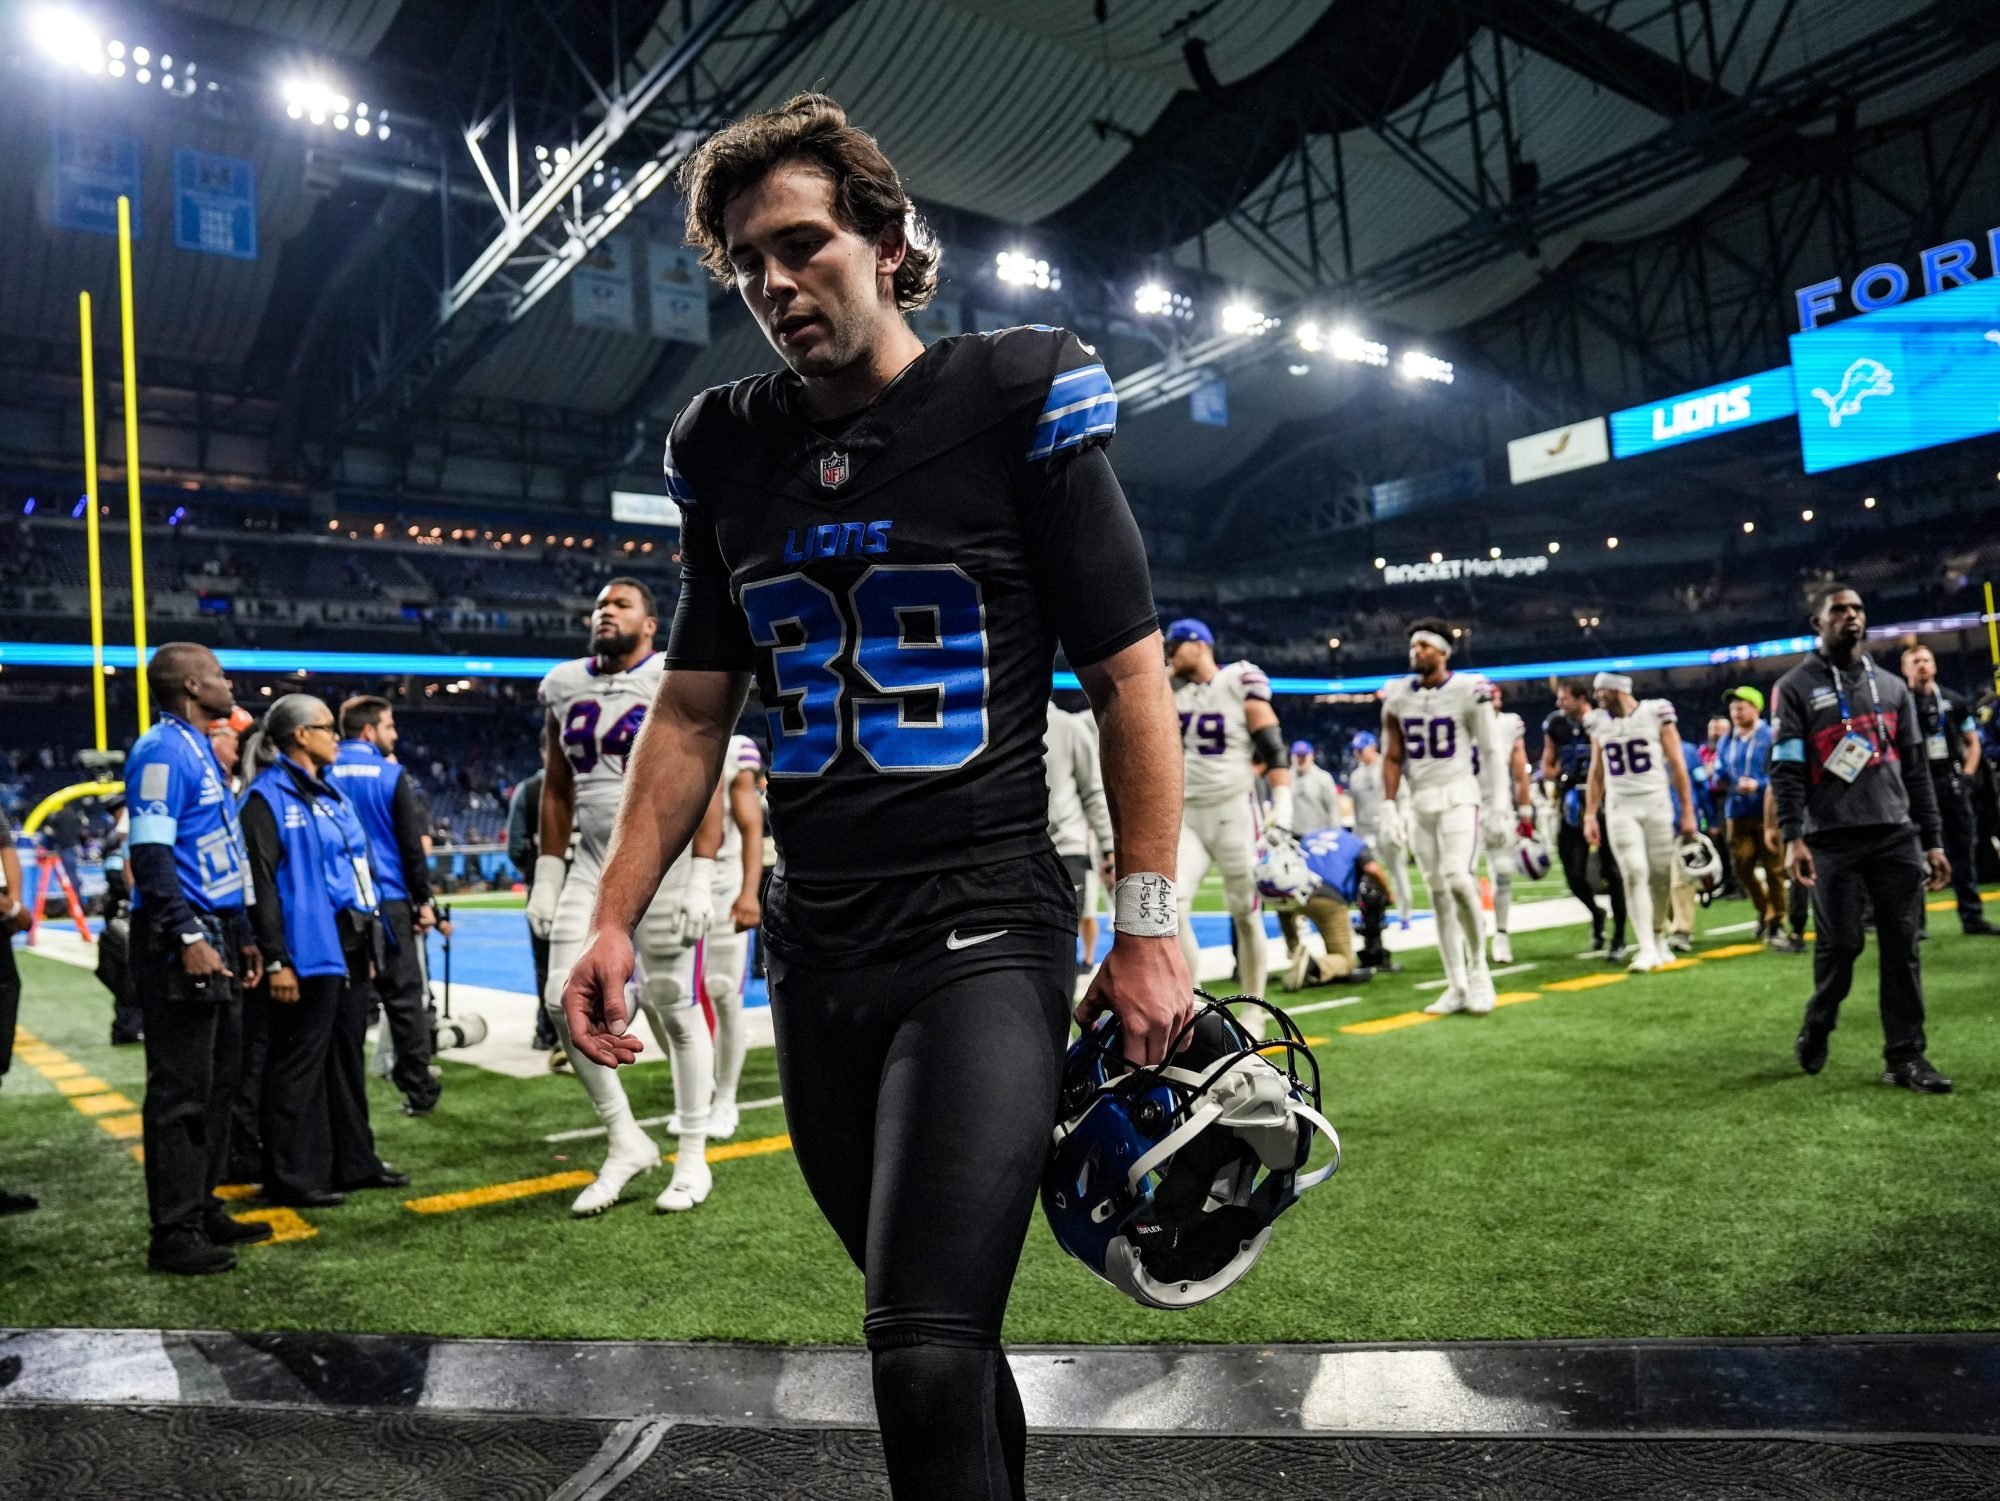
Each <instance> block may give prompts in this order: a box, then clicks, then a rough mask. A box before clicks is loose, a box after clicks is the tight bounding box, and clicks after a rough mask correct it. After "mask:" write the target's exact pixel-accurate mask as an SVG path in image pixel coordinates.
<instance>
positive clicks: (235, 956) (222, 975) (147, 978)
mask: <svg viewBox="0 0 2000 1501" xmlns="http://www.w3.org/2000/svg"><path fill="white" fill-rule="evenodd" d="M146 683H147V686H148V687H149V688H150V689H151V690H152V696H153V702H154V703H155V704H156V705H158V707H159V710H160V719H159V723H157V724H155V725H154V726H153V727H152V728H151V729H149V730H148V731H146V733H145V734H143V735H141V736H140V737H139V739H138V741H137V742H136V743H135V744H134V745H133V747H132V750H131V752H130V754H128V755H127V756H126V758H125V803H126V808H127V810H128V811H129V813H130V815H131V826H132V828H131V836H130V839H129V841H128V843H129V849H130V853H129V856H128V858H127V861H126V869H127V872H128V873H129V874H130V876H131V879H132V920H131V921H132V927H131V937H130V943H131V954H130V958H129V964H130V966H131V978H132V985H133V988H134V990H135V991H136V993H137V995H138V998H139V1004H140V1007H141V1008H142V1009H143V1011H144V1014H145V1033H146V1103H145V1107H144V1109H143V1112H142V1116H143V1120H144V1128H145V1143H146V1205H147V1209H148V1212H149V1213H150V1215H151V1218H152V1227H153V1233H152V1248H151V1251H150V1253H149V1257H148V1260H149V1261H150V1263H151V1265H152V1267H153V1269H154V1270H155V1271H162V1272H175V1273H179V1274H181V1275H184V1276H202V1275H206V1274H208V1273H212V1272H226V1271H228V1270H229V1269H230V1268H231V1267H233V1266H235V1265H236V1253H235V1252H234V1251H233V1250H231V1249H230V1247H231V1246H233V1245H241V1244H247V1243H248V1242H251V1241H259V1240H267V1239H269V1238H270V1234H271V1231H270V1227H269V1226H268V1225H262V1224H257V1223H251V1222H243V1221H238V1220H233V1219H231V1218H230V1217H229V1216H228V1215H227V1214H225V1213H224V1212H223V1209H222V1203H221V1201H220V1200H219V1199H217V1198H216V1197H215V1186H216V1184H218V1183H220V1182H221V1181H222V1174H223V1170H224V1168H225V1167H226V1166H227V1163H228V1157H229V1102H230V1099H231V1097H232V1096H233V1095H234V1093H235V1090H236V1075H237V1070H238V1068H239V1067H240V1055H241V1049H242V1026H243V990H242V987H243V986H246V985H255V984H257V983H258V981H259V980H261V979H262V978H263V974H264V959H263V955H262V954H261V953H260V952H259V951H258V947H257V943H256V940H255V939H254V937H253V936H252V934H251V929H250V924H249V922H248V921H247V919H246V918H245V916H244V910H243V906H244V901H245V899H246V894H247V893H246V883H245V878H244V859H243V831H242V829H241V827H240V826H239V825H238V823H237V820H236V804H235V800H234V799H233V798H231V797H230V795H229V780H228V778H227V777H226V776H225V775H224V773H223V770H222V766H221V763H219V762H218V761H217V760H216V759H215V751H214V749H213V747H211V745H210V744H209V739H208V727H209V725H210V724H211V723H212V722H213V721H215V720H217V719H222V718H225V717H226V716H227V715H228V713H229V711H230V710H231V709H233V708H235V706H236V699H235V695H234V694H233V693H232V692H231V689H230V684H229V679H228V678H226V677H224V676H223V675H222V664H221V663H220V662H218V661H217V660H216V657H215V653H214V652H212V651H210V650H209V649H208V648H207V647H205V646H197V645H194V644H193V643H191V642H185V641H173V642H169V643H167V644H166V645H164V646H162V647H160V648H159V649H158V650H157V651H155V652H154V653H153V659H152V661H151V662H150V663H148V664H147V667H146Z"/></svg>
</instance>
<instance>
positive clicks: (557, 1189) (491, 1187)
mask: <svg viewBox="0 0 2000 1501" xmlns="http://www.w3.org/2000/svg"><path fill="white" fill-rule="evenodd" d="M791 1149H792V1138H791V1137H790V1136H788V1135H783V1134H780V1135H777V1136H760V1137H757V1138H755V1139H754V1140H751V1141H726V1142H724V1143H722V1145H720V1146H715V1147H710V1148H709V1149H708V1151H707V1152H706V1153H704V1154H703V1155H704V1156H706V1158H707V1159H708V1161H710V1162H735V1161H738V1160H739V1159H741V1158H744V1157H764V1156H768V1155H769V1154H771V1153H773V1152H789V1151H790V1150H791ZM677 1155H678V1154H676V1153H672V1152H670V1153H668V1154H667V1156H666V1158H665V1160H666V1161H668V1162H672V1161H673V1160H674V1159H675V1157H676V1156H677ZM596 1179H597V1174H595V1173H593V1172H587V1171H585V1170H583V1169H581V1168H579V1169H576V1170H575V1171H572V1172H567V1173H550V1174H548V1175H547V1176H546V1177H541V1178H516V1179H514V1180H513V1181H512V1182H511V1183H489V1184H487V1185H486V1186H485V1187H484V1188H466V1189H461V1190H459V1191H458V1192H457V1193H448V1194H431V1195H429V1196H427V1197H425V1198H421V1199H405V1200H403V1207H404V1208H405V1209H407V1210H409V1211H410V1212H411V1213H413V1214H455V1213H457V1212H458V1211H459V1210H461V1209H478V1208H480V1207H482V1206H483V1205H487V1204H505V1203H507V1202H509V1201H511V1200H513V1199H531V1198H534V1197H535V1196H536V1195H538V1194H552V1193H561V1192H562V1191H563V1190H564V1189H566V1188H582V1187H583V1186H584V1185H585V1184H586V1183H592V1182H595V1181H596Z"/></svg>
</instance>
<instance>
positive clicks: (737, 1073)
mask: <svg viewBox="0 0 2000 1501" xmlns="http://www.w3.org/2000/svg"><path fill="white" fill-rule="evenodd" d="M763 770H764V753H763V752H762V751H760V750H759V749H757V742H756V741H754V740H752V739H751V738H750V737H749V736H748V735H731V736H730V737H729V748H728V750H726V751H725V752H724V753H723V757H722V796H723V813H722V849H721V851H720V852H719V853H718V854H717V855H716V857H715V885H714V886H713V887H711V888H710V891H709V895H710V912H711V916H710V918H709V925H708V935H707V936H706V937H705V938H703V939H702V941H701V948H700V956H701V958H700V964H699V968H700V970H701V988H702V994H703V995H704V996H705V997H706V998H707V1000H708V1008H709V1012H710V1014H711V1016H712V1017H713V1018H714V1022H715V1093H714V1096H713V1097H712V1098H711V1099H710V1101H709V1106H708V1139H709V1140H710V1141H727V1140H728V1139H729V1138H730V1137H732V1136H734V1135H735V1134H736V1126H737V1110H736V1086H737V1085H738V1084H739V1083H740V1082H741V1081H742V1079H743V1054H744V1051H745V1049H746V1048H747V1046H748V1042H747V1040H746V1038H745V1037H744V1032H743V981H744V978H745V976H746V975H747V973H748V971H749V968H750V934H751V932H752V931H753V930H754V929H755V928H756V927H757V925H758V924H759V923H760V922H762V921H763V920H764V909H763V906H762V904H761V903H760V902H759V900H758V897H757V892H758V890H759V889H760V888H761V887H762V885H763V883H764V804H763V801H762V799H761V798H760V797H759V796H758V793H759V786H758V782H759V778H760V777H761V775H762V773H763ZM672 1056H673V1061H674V1065H675V1067H676V1068H678V1067H679V1066H680V1062H681V1057H680V1054H679V1053H674V1054H673V1055H672ZM674 1098H675V1099H676V1100H684V1099H686V1098H687V1093H686V1091H685V1089H684V1087H683V1085H682V1083H681V1078H680V1075H679V1074H678V1073H676V1074H675V1075H674ZM667 1132H668V1134H669V1135H673V1136H678V1135H680V1134H681V1116H680V1112H679V1111H678V1110H676V1111H675V1112H674V1113H673V1114H672V1115H671V1116H669V1117H668V1118H667Z"/></svg>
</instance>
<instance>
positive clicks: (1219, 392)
mask: <svg viewBox="0 0 2000 1501" xmlns="http://www.w3.org/2000/svg"><path fill="white" fill-rule="evenodd" d="M1188 418H1189V420H1190V421H1193V422H1198V423H1200V424H1201V425H1202V426H1203V427H1227V426H1229V387H1228V386H1227V385H1226V384H1224V383H1223V382H1222V381H1219V380H1211V381H1206V382H1204V383H1203V384H1201V385H1199V386H1196V387H1195V388H1194V389H1193V390H1192V391H1190V392H1188Z"/></svg>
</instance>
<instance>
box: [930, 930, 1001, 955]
mask: <svg viewBox="0 0 2000 1501" xmlns="http://www.w3.org/2000/svg"><path fill="white" fill-rule="evenodd" d="M1007 932H1008V930H1007V929H1006V928H1001V929H1000V930H999V931H997V932H993V933H981V934H979V935H978V936H976V937H973V938H960V937H959V936H958V930H957V929H956V928H954V929H953V930H952V931H951V934H950V936H948V937H947V938H946V939H945V941H944V946H945V947H946V948H948V949H952V950H958V949H969V948H971V947H972V946H973V945H974V944H976V943H991V942H992V941H993V940H994V939H996V938H1005V937H1006V936H1007Z"/></svg>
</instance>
